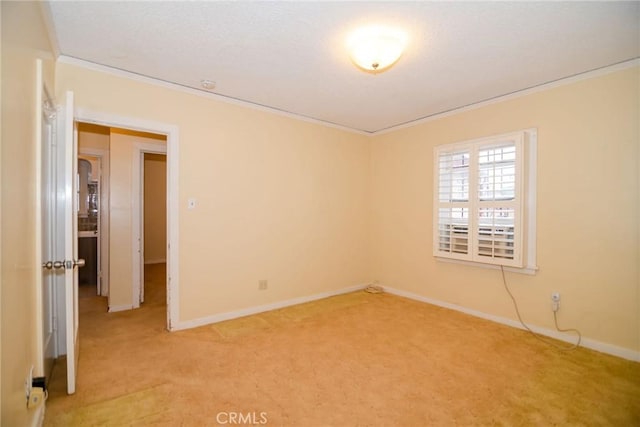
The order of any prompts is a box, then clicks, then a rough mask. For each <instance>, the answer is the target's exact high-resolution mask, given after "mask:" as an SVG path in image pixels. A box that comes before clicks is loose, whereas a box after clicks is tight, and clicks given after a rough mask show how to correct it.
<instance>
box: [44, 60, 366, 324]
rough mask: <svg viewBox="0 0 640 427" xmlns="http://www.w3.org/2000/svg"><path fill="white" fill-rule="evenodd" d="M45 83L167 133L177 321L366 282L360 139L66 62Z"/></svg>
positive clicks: (90, 107)
mask: <svg viewBox="0 0 640 427" xmlns="http://www.w3.org/2000/svg"><path fill="white" fill-rule="evenodd" d="M56 76H57V90H58V92H59V93H60V92H61V91H64V90H67V89H72V90H73V91H74V92H75V96H76V103H77V105H78V106H79V107H83V108H85V109H87V110H90V111H99V112H103V113H111V114H117V115H119V116H130V117H136V118H140V119H146V120H153V121H159V122H163V123H170V124H175V125H177V126H178V127H179V131H180V141H179V194H178V204H179V230H178V233H179V247H180V256H179V263H180V276H179V284H180V305H179V308H180V319H178V320H180V321H186V320H190V319H196V318H201V317H204V316H209V315H213V314H217V313H222V312H228V311H232V310H237V309H241V308H247V307H254V306H256V305H260V304H267V303H271V302H277V301H282V300H285V299H289V298H294V297H301V296H306V295H312V294H316V293H319V292H326V291H331V290H335V289H341V288H344V287H346V286H351V285H356V284H361V283H364V282H365V281H366V280H367V279H368V262H367V261H368V260H367V254H368V245H367V243H368V241H367V236H368V216H369V213H368V212H369V141H368V139H367V138H366V137H364V136H360V135H355V134H352V133H348V132H344V131H341V130H337V129H332V128H327V127H324V126H321V125H317V124H313V123H307V122H303V121H299V120H294V119H290V118H287V117H283V116H280V115H274V114H271V113H267V112H262V111H257V110H254V109H249V108H244V107H241V106H237V105H232V104H228V103H223V102H219V101H216V100H212V99H207V98H204V97H200V96H195V95H191V94H187V93H183V92H178V91H174V90H171V89H167V88H162V87H158V86H154V85H149V84H144V83H140V82H136V81H133V80H129V79H125V78H120V77H116V76H111V75H107V74H104V73H100V72H95V71H90V70H87V69H83V68H80V67H77V66H74V65H69V64H63V63H59V64H58V68H57V74H56ZM189 198H195V199H196V200H197V207H196V209H193V210H187V200H188V199H189ZM112 244H113V243H112ZM261 279H267V280H268V281H269V289H268V290H267V291H258V281H259V280H261ZM112 282H114V278H112Z"/></svg>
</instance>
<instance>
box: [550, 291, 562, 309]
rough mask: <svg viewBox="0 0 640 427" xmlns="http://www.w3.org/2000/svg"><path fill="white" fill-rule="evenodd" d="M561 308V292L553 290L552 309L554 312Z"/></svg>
mask: <svg viewBox="0 0 640 427" xmlns="http://www.w3.org/2000/svg"><path fill="white" fill-rule="evenodd" d="M559 309H560V292H553V293H552V294H551V310H553V311H554V312H556V311H558V310H559Z"/></svg>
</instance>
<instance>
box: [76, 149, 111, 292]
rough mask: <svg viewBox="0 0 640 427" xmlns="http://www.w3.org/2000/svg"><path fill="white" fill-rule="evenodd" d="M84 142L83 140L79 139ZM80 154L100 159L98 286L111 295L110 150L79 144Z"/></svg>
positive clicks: (101, 290)
mask: <svg viewBox="0 0 640 427" xmlns="http://www.w3.org/2000/svg"><path fill="white" fill-rule="evenodd" d="M79 142H80V143H81V142H82V141H81V140H80V141H79ZM78 156H91V157H97V158H98V159H99V160H100V184H99V188H100V208H99V209H100V215H99V216H98V266H99V270H98V286H99V289H100V296H103V297H106V296H109V151H108V150H103V149H102V148H93V147H80V146H78Z"/></svg>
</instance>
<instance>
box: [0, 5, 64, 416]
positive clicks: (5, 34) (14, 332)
mask: <svg viewBox="0 0 640 427" xmlns="http://www.w3.org/2000/svg"><path fill="white" fill-rule="evenodd" d="M0 8H1V14H2V37H1V38H2V79H1V80H2V124H1V126H0V127H1V128H2V154H1V161H2V163H1V168H2V178H1V182H2V214H1V215H2V229H1V230H2V231H1V239H2V249H1V254H2V270H1V274H2V283H1V288H0V290H1V294H2V299H1V303H2V304H1V316H2V319H1V323H2V326H1V329H2V332H1V334H2V335H1V343H2V344H1V351H2V362H1V371H0V372H1V378H2V388H1V399H2V404H1V408H2V410H1V411H2V414H1V417H2V419H1V422H0V423H1V424H2V425H3V426H5V425H6V426H26V425H31V424H32V423H33V418H34V416H35V415H36V411H34V410H27V407H26V400H25V394H24V381H25V379H26V378H27V375H28V374H29V369H30V368H31V366H38V365H41V363H38V361H37V358H38V354H37V351H36V342H35V339H36V338H35V335H36V325H35V323H34V322H35V319H36V316H35V315H34V313H35V310H36V309H38V307H36V299H35V298H36V296H35V292H36V289H35V288H36V275H39V274H41V271H40V267H39V266H37V265H36V263H35V259H36V254H35V243H36V242H35V217H36V215H39V212H37V211H36V209H35V206H36V201H35V179H36V167H37V166H38V165H36V162H35V147H36V138H35V136H36V135H35V133H36V119H37V118H36V113H35V96H36V95H35V86H36V82H35V79H36V71H35V70H36V58H42V59H45V64H44V65H45V68H44V77H45V82H46V83H47V84H48V86H49V88H51V89H53V86H52V83H53V79H54V68H53V61H52V55H51V47H50V45H49V40H48V38H47V36H46V32H45V27H44V24H43V21H42V17H41V15H40V9H39V6H38V4H37V3H36V2H1V4H0Z"/></svg>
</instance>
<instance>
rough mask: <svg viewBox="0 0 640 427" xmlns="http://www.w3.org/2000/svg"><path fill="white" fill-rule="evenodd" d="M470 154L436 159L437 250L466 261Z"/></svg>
mask: <svg viewBox="0 0 640 427" xmlns="http://www.w3.org/2000/svg"><path fill="white" fill-rule="evenodd" d="M470 154H471V152H470V150H468V149H458V150H456V151H444V152H441V153H440V154H439V155H438V157H437V159H438V174H439V175H438V204H437V205H438V208H437V209H438V211H437V218H438V230H437V236H438V242H437V250H438V251H439V252H442V253H446V254H448V256H450V257H452V258H459V259H467V258H468V257H469V254H470V247H471V246H470V239H469V212H470V207H471V204H470V201H469V190H470V182H469V168H470V164H469V159H470Z"/></svg>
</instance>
